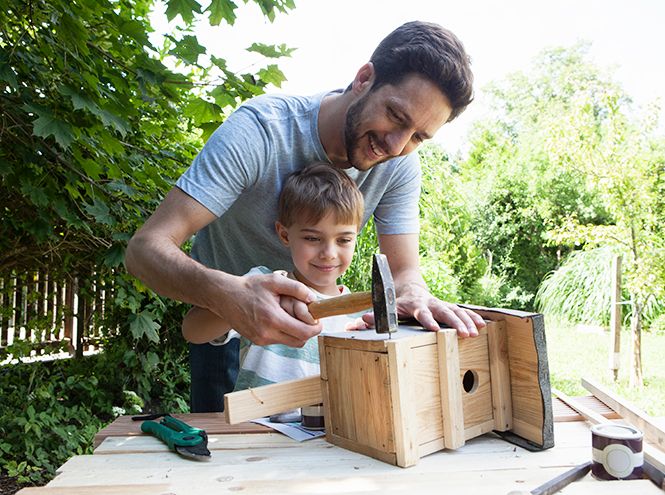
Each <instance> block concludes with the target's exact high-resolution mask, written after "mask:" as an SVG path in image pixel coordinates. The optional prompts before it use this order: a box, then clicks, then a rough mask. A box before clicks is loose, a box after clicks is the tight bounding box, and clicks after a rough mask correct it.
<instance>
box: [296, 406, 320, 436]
mask: <svg viewBox="0 0 665 495" xmlns="http://www.w3.org/2000/svg"><path fill="white" fill-rule="evenodd" d="M300 426H302V427H303V428H305V429H306V430H324V429H325V427H326V425H325V420H324V416H323V404H316V405H314V406H307V407H303V408H302V421H301V422H300Z"/></svg>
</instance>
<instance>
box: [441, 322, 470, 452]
mask: <svg viewBox="0 0 665 495" xmlns="http://www.w3.org/2000/svg"><path fill="white" fill-rule="evenodd" d="M437 338H438V345H437V349H438V353H439V380H440V386H441V411H442V418H443V442H444V444H445V446H446V448H447V449H457V448H459V447H461V446H462V445H464V411H463V408H462V383H461V380H460V379H459V369H460V364H459V351H458V339H457V332H456V331H455V330H454V329H447V328H444V329H442V330H441V331H439V332H437Z"/></svg>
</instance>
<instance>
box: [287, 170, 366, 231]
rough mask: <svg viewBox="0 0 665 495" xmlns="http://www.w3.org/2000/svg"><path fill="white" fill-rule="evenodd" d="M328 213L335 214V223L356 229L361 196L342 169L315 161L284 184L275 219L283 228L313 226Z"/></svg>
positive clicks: (362, 205)
mask: <svg viewBox="0 0 665 495" xmlns="http://www.w3.org/2000/svg"><path fill="white" fill-rule="evenodd" d="M332 212H334V213H336V214H337V223H340V224H346V225H357V226H358V228H359V229H360V227H361V225H362V221H363V212H364V200H363V195H362V193H361V192H360V191H359V190H358V186H357V185H356V183H355V182H354V181H353V179H351V178H350V177H349V176H348V175H347V174H346V173H345V172H344V171H343V170H340V169H338V168H336V167H335V166H334V165H331V164H330V163H325V162H315V163H312V164H310V165H307V166H306V167H305V168H303V169H302V170H298V171H297V172H294V173H293V174H291V175H290V176H289V177H287V179H286V181H284V185H283V186H282V192H281V194H280V196H279V215H278V219H279V221H280V222H281V223H282V225H284V226H285V227H287V228H288V227H291V225H293V224H294V223H303V222H304V223H309V222H311V223H313V224H317V223H319V222H320V221H321V220H322V219H323V218H324V217H325V216H326V215H327V214H329V213H332Z"/></svg>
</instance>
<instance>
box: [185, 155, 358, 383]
mask: <svg viewBox="0 0 665 495" xmlns="http://www.w3.org/2000/svg"><path fill="white" fill-rule="evenodd" d="M363 211H364V201H363V196H362V194H361V193H360V191H359V190H358V187H357V186H356V183H355V182H354V181H353V180H352V179H351V178H350V177H349V176H348V175H347V174H346V173H345V172H344V171H342V170H340V169H338V168H336V167H333V166H332V165H330V164H328V163H324V162H316V163H313V164H311V165H308V166H307V167H305V168H304V169H302V170H300V171H297V172H295V173H293V174H292V175H290V176H289V177H288V178H287V179H286V181H285V182H284V186H283V188H282V192H281V194H280V198H279V212H278V220H277V222H276V223H275V227H276V229H277V234H278V236H279V238H280V240H281V241H282V243H283V244H284V245H285V246H286V247H288V248H290V250H291V257H292V259H293V263H294V265H295V269H294V271H293V272H292V273H287V272H284V271H280V272H276V273H280V274H282V275H284V276H286V277H290V278H292V279H295V280H298V281H300V282H302V283H303V284H305V285H307V286H308V287H309V288H311V289H312V290H313V291H314V292H315V293H316V295H317V297H318V298H319V299H325V298H329V297H335V296H339V295H342V294H348V293H349V292H350V291H349V290H348V289H347V288H346V287H344V286H341V285H337V283H336V281H337V279H338V278H339V277H340V276H342V274H343V273H344V272H345V271H346V269H347V268H348V267H349V265H350V264H351V260H352V259H353V252H354V250H355V245H356V238H357V235H358V232H359V231H360V229H361V227H362V220H363ZM268 273H270V270H269V269H267V268H265V267H255V268H253V269H252V270H250V271H249V272H248V273H247V274H246V276H251V275H256V274H268ZM301 304H302V303H301ZM285 309H286V310H287V311H295V312H298V311H299V310H300V311H302V310H303V309H304V308H302V307H300V308H294V309H293V310H290V309H288V308H287V307H286V306H285ZM357 316H358V315H357V314H356V315H349V316H343V315H342V316H334V317H329V318H326V319H325V320H323V331H322V333H331V332H335V331H343V330H344V329H345V326H346V327H347V328H359V327H358V324H357V323H356V322H355V319H356V317H357ZM359 329H361V328H359ZM182 333H183V336H184V337H185V338H186V339H187V340H188V341H189V342H192V343H195V344H198V343H205V342H210V343H211V344H213V345H223V344H226V343H227V342H229V340H230V339H231V338H234V337H238V338H240V339H241V342H240V372H239V374H238V379H237V381H236V386H235V390H244V389H247V388H249V387H252V388H253V387H259V386H262V385H267V384H270V383H277V382H281V381H285V380H292V379H295V378H302V377H306V376H311V375H315V374H317V373H319V352H318V341H317V339H315V338H314V339H309V340H308V341H307V342H306V343H305V345H304V346H303V347H302V348H300V349H297V348H293V347H288V346H285V345H280V344H275V345H269V346H258V345H254V344H252V342H250V341H249V340H248V339H246V338H245V337H241V336H240V335H239V334H237V333H236V332H233V331H232V329H231V328H230V325H229V324H228V323H227V322H226V321H224V320H223V319H222V318H221V317H219V316H218V315H216V314H215V313H213V312H212V311H209V310H207V309H203V308H199V307H194V308H192V309H191V310H190V311H189V312H188V313H187V315H186V316H185V319H184V320H183V323H182Z"/></svg>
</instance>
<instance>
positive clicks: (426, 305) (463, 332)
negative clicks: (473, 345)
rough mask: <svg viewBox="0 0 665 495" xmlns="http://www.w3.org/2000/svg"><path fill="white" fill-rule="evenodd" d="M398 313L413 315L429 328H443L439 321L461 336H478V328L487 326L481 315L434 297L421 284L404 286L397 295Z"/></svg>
mask: <svg viewBox="0 0 665 495" xmlns="http://www.w3.org/2000/svg"><path fill="white" fill-rule="evenodd" d="M397 314H398V315H399V316H413V317H414V318H415V319H416V320H418V321H419V322H420V324H421V325H422V326H423V327H425V328H426V329H428V330H433V331H438V330H440V329H441V327H440V326H439V322H441V323H444V324H446V325H448V326H449V327H451V328H454V329H455V330H457V335H459V336H460V337H477V336H478V328H482V327H484V326H485V321H484V320H483V319H482V317H481V316H480V315H478V314H477V313H474V312H473V311H471V310H468V309H464V308H461V307H459V306H457V305H456V304H451V303H447V302H444V301H441V300H440V299H437V298H436V297H434V296H433V295H432V294H431V293H430V292H429V291H428V290H427V289H425V288H424V287H421V286H420V285H415V284H411V285H409V286H407V287H405V288H403V290H402V293H401V294H400V295H399V296H398V297H397Z"/></svg>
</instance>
